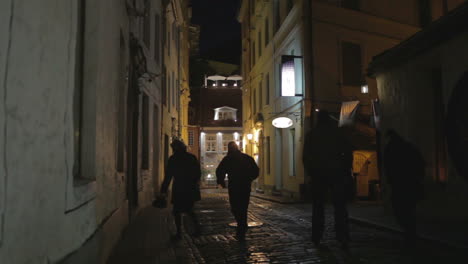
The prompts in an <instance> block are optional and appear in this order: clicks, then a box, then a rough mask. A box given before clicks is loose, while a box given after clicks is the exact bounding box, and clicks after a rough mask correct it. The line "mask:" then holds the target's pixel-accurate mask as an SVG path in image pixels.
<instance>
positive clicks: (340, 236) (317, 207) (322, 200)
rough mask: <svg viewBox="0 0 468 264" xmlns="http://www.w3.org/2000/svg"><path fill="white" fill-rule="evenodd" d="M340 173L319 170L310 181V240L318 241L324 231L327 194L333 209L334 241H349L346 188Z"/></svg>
mask: <svg viewBox="0 0 468 264" xmlns="http://www.w3.org/2000/svg"><path fill="white" fill-rule="evenodd" d="M343 178H344V177H342V175H340V172H333V171H330V170H319V171H316V172H315V174H314V178H313V181H312V239H313V240H314V241H320V240H321V239H322V236H323V232H324V230H325V204H326V202H327V197H328V193H330V194H331V200H332V204H333V207H334V220H335V232H336V239H337V240H338V241H340V242H346V241H348V240H349V223H348V210H347V208H346V193H347V190H346V186H345V184H344V180H343Z"/></svg>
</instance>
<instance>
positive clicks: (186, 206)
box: [161, 140, 201, 239]
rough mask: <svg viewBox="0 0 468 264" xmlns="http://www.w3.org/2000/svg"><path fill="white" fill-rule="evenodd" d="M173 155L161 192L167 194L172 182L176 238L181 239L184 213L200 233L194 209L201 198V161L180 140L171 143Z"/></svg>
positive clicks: (168, 164) (197, 233) (196, 231)
mask: <svg viewBox="0 0 468 264" xmlns="http://www.w3.org/2000/svg"><path fill="white" fill-rule="evenodd" d="M171 147H172V151H173V153H174V154H173V155H172V156H171V157H169V160H168V162H167V167H166V174H165V177H164V181H163V183H162V185H161V193H162V194H164V195H167V190H168V188H169V185H170V183H171V181H172V179H174V182H173V184H172V204H173V209H172V213H173V215H174V220H175V224H176V228H177V234H176V239H180V238H181V237H182V235H181V225H182V214H183V213H185V214H187V215H189V216H190V217H191V218H192V220H193V223H194V226H195V234H194V235H196V236H197V235H199V234H200V225H199V223H198V218H197V216H196V214H195V213H194V211H193V206H194V204H195V202H196V201H197V200H199V199H200V188H199V181H200V177H201V169H200V163H199V162H198V160H197V158H196V157H195V156H194V155H192V154H191V153H188V152H187V147H186V146H185V144H184V143H183V142H182V141H180V140H174V141H172V143H171Z"/></svg>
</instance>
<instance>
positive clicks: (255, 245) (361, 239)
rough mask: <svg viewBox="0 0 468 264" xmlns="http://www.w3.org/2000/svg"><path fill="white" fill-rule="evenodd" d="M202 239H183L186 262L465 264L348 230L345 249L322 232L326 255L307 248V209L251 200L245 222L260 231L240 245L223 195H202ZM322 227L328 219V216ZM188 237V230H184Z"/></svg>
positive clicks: (439, 250) (428, 248) (368, 231)
mask: <svg viewBox="0 0 468 264" xmlns="http://www.w3.org/2000/svg"><path fill="white" fill-rule="evenodd" d="M196 212H197V214H198V215H199V218H200V222H201V224H202V226H203V229H202V235H201V236H200V237H198V238H192V237H191V236H189V235H188V234H186V235H184V239H183V241H182V242H181V243H184V244H186V245H188V247H189V249H188V250H189V252H190V255H191V256H192V259H191V260H190V261H191V262H197V263H297V264H299V263H383V264H387V263H388V264H390V263H403V264H405V263H468V257H467V253H465V252H463V251H462V250H456V249H449V248H444V247H442V246H440V245H435V244H431V243H429V242H424V241H420V242H419V243H418V246H417V249H416V250H414V251H413V252H408V250H404V248H403V246H402V245H403V241H402V239H401V236H400V235H399V234H396V233H391V232H386V231H379V230H375V229H372V228H369V227H363V226H359V225H354V224H352V225H351V227H350V229H351V239H352V242H351V244H350V249H349V251H348V252H344V251H342V250H341V249H340V248H339V245H338V244H337V243H336V242H335V241H334V239H333V238H334V234H333V228H332V226H333V225H332V224H328V225H327V227H326V232H325V238H324V244H325V246H326V248H325V249H320V250H318V249H316V248H315V247H314V246H313V244H312V243H311V206H310V204H309V205H307V204H302V205H283V204H278V203H273V202H268V201H264V200H260V199H257V198H252V199H251V204H250V207H249V221H260V222H263V223H264V225H263V226H261V227H255V228H250V229H249V232H248V234H247V236H246V241H245V242H239V241H237V240H236V239H235V237H234V234H235V229H234V228H232V227H229V226H228V223H231V222H233V221H234V219H233V217H232V216H231V213H230V211H229V203H228V198H227V194H226V193H225V192H223V193H215V192H212V193H204V194H203V199H202V201H200V202H199V203H198V204H197V206H196ZM327 218H328V219H327V223H332V220H333V219H332V216H330V214H327ZM186 229H187V232H188V233H190V229H191V228H190V226H189V225H188V223H187V224H186Z"/></svg>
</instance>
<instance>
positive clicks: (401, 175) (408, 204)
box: [384, 129, 425, 247]
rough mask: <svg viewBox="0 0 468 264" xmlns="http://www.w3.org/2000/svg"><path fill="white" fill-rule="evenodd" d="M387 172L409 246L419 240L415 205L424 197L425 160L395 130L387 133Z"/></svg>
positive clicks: (400, 222)
mask: <svg viewBox="0 0 468 264" xmlns="http://www.w3.org/2000/svg"><path fill="white" fill-rule="evenodd" d="M386 137H387V138H388V140H389V141H388V143H387V145H386V146H385V149H384V173H385V177H386V179H387V182H388V184H389V185H390V186H391V190H392V194H391V201H392V207H393V211H394V214H395V218H396V220H397V222H398V224H399V225H400V226H401V227H402V228H403V231H404V232H405V239H406V243H407V246H408V247H413V246H414V245H415V242H416V238H417V233H416V216H415V213H416V204H417V201H418V200H420V199H421V198H422V197H423V183H422V182H423V179H424V174H425V162H424V159H423V157H422V155H421V153H420V152H419V150H418V149H417V148H416V146H414V145H413V144H411V143H410V142H408V141H406V140H404V139H403V138H402V137H401V136H400V135H399V134H398V133H397V132H395V131H394V130H393V129H389V130H388V131H387V133H386Z"/></svg>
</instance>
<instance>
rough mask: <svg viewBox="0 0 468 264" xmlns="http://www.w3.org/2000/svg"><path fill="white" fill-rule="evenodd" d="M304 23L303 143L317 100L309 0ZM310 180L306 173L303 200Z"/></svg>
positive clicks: (307, 191) (303, 11)
mask: <svg viewBox="0 0 468 264" xmlns="http://www.w3.org/2000/svg"><path fill="white" fill-rule="evenodd" d="M302 23H303V25H304V32H303V37H304V40H303V44H304V49H303V50H304V54H303V56H304V60H303V67H304V81H305V87H304V89H305V91H304V96H305V98H304V99H303V100H304V103H303V104H302V105H303V107H302V112H306V111H307V110H309V112H308V113H304V114H303V115H302V116H303V118H304V120H303V126H302V138H301V141H302V142H304V141H305V135H306V133H307V132H308V131H309V128H311V127H312V124H313V118H314V110H313V109H314V105H313V103H312V102H313V100H314V99H315V93H314V92H315V89H314V88H315V87H314V69H313V61H314V56H313V55H314V52H313V48H314V47H313V35H312V33H313V29H312V4H311V1H309V0H303V1H302ZM308 186H309V179H308V175H306V173H305V171H304V183H303V186H302V187H301V189H300V191H301V195H302V198H303V199H306V197H308V196H309V195H307V194H308V193H309V191H310V190H309V188H308Z"/></svg>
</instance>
